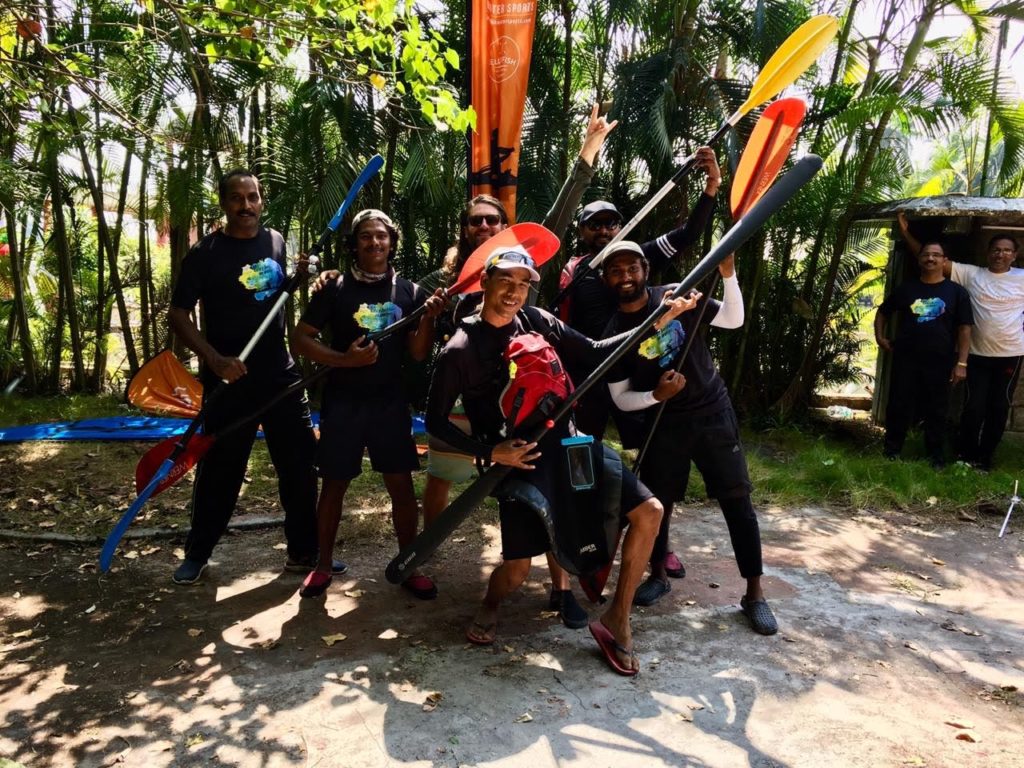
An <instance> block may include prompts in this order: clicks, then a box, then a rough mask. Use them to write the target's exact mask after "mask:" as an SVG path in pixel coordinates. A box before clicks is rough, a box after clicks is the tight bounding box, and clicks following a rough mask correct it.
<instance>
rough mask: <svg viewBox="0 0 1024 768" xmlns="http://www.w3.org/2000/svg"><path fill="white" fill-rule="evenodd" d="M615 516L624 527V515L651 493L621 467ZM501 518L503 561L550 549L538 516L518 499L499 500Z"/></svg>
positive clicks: (646, 498) (531, 555)
mask: <svg viewBox="0 0 1024 768" xmlns="http://www.w3.org/2000/svg"><path fill="white" fill-rule="evenodd" d="M619 498H620V499H621V502H620V506H619V515H620V520H621V526H622V527H623V528H624V527H625V526H626V525H627V524H628V523H629V519H628V518H627V515H628V514H629V513H630V512H631V511H632V510H634V509H636V508H637V507H639V506H640V505H641V504H643V503H644V502H645V501H647V500H648V499H652V498H654V494H653V493H652V492H651V491H650V490H648V489H647V486H645V485H644V484H643V483H641V482H640V480H639V479H637V476H636V475H634V474H633V473H632V472H630V471H629V470H628V469H626V468H625V467H623V468H622V489H621V493H620V494H619ZM498 512H499V517H500V518H501V556H502V557H503V558H504V559H505V560H522V559H526V558H531V557H536V556H537V555H542V554H544V553H545V552H547V551H548V550H550V549H551V541H550V540H549V539H548V531H547V528H545V527H544V523H543V522H542V521H541V519H540V516H539V515H537V513H536V512H534V511H533V510H532V509H530V508H529V507H528V506H526V505H525V504H524V503H523V502H521V501H516V500H514V499H501V500H499V502H498Z"/></svg>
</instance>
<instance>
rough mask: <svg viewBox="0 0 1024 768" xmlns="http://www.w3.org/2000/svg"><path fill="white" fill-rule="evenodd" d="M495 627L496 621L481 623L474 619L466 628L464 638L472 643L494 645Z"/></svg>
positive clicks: (496, 625) (496, 626)
mask: <svg viewBox="0 0 1024 768" xmlns="http://www.w3.org/2000/svg"><path fill="white" fill-rule="evenodd" d="M497 628H498V624H497V623H496V622H492V623H490V624H481V623H480V622H479V621H474V622H473V623H472V624H470V625H469V626H468V627H467V628H466V639H467V640H468V641H469V642H471V643H472V644H473V645H494V638H495V635H496V633H495V630H496V629H497Z"/></svg>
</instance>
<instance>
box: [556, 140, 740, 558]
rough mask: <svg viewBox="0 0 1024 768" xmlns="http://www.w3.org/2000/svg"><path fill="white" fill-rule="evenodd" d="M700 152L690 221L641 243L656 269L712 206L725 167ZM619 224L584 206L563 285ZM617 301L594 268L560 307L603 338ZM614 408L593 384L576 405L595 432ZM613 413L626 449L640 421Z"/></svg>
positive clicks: (598, 207) (586, 427)
mask: <svg viewBox="0 0 1024 768" xmlns="http://www.w3.org/2000/svg"><path fill="white" fill-rule="evenodd" d="M696 157H697V160H696V167H697V168H699V169H701V170H703V171H704V173H705V174H706V175H707V181H706V182H705V184H704V192H703V193H702V194H701V196H700V199H699V200H697V204H696V205H695V206H694V207H693V210H692V211H691V212H690V215H689V217H687V219H686V222H685V223H684V224H683V225H682V226H681V227H678V228H676V229H674V230H672V231H671V232H667V233H665V234H663V235H661V236H659V237H657V238H655V239H654V240H651V241H649V242H646V243H643V244H642V245H641V246H640V247H641V249H642V250H643V252H644V257H645V258H646V259H647V261H648V263H649V264H650V265H651V269H652V270H653V271H654V272H655V273H656V274H657V273H660V272H661V271H662V270H663V269H664V268H665V267H666V266H668V265H669V264H670V263H671V260H672V258H673V257H674V256H676V254H678V253H680V252H681V251H683V250H684V249H686V248H688V247H690V246H691V245H693V244H694V243H696V242H697V240H698V239H699V238H700V237H701V236H702V234H703V232H704V228H705V225H706V224H707V222H708V219H709V218H710V216H711V213H712V212H713V211H714V208H715V196H716V195H717V194H718V188H719V187H720V186H721V184H722V171H721V170H720V169H719V167H718V161H717V160H716V159H715V153H714V150H712V149H711V148H710V147H700V148H699V149H698V150H697V153H696ZM621 227H622V214H621V213H620V212H619V209H618V208H616V207H615V206H614V205H613V204H612V203H609V202H607V201H605V200H595V201H594V202H592V203H588V204H587V205H585V206H584V207H583V210H582V211H580V215H579V222H578V226H577V236H578V238H579V247H580V251H581V252H580V253H579V254H578V255H576V256H574V257H573V258H572V259H570V260H569V261H568V263H567V264H566V265H565V268H564V269H563V270H562V277H561V281H560V286H561V287H563V288H564V287H565V286H567V285H569V284H570V283H572V279H573V275H575V273H576V270H577V269H580V268H581V266H582V265H583V264H585V263H586V262H587V261H589V260H590V259H592V258H593V257H594V256H596V255H597V254H598V253H600V252H601V250H602V249H604V247H605V246H607V245H608V243H609V242H611V240H612V238H613V237H615V235H616V233H617V232H618V231H619V229H620V228H621ZM617 306H618V305H617V302H616V300H615V297H614V296H613V295H612V294H611V293H610V292H609V291H608V288H607V286H606V285H605V284H604V281H603V280H602V279H601V274H600V272H598V271H593V272H588V273H587V274H585V275H583V276H582V277H581V278H580V279H579V280H577V281H576V282H575V283H572V287H571V288H570V289H569V291H568V293H567V294H566V296H565V297H564V299H563V301H562V303H561V304H560V306H559V307H558V308H557V309H558V315H559V317H561V319H562V320H564V321H565V322H566V323H568V324H569V325H570V326H572V327H573V328H575V329H576V330H577V331H579V332H580V333H582V334H583V335H584V336H590V337H592V338H600V337H601V334H602V333H603V332H604V328H605V326H606V325H607V324H608V321H609V320H610V319H611V317H612V315H614V314H615V310H616V307H617ZM569 373H570V375H572V376H573V378H579V377H580V376H585V375H586V373H587V372H586V371H573V370H570V372H569ZM612 412H614V411H613V408H612V403H611V402H610V400H609V397H608V391H607V390H606V389H605V388H604V387H597V388H595V389H594V390H592V391H591V392H590V393H588V394H587V396H586V397H584V398H583V399H582V400H581V401H580V403H579V405H578V407H577V410H576V420H577V424H578V425H579V428H580V431H582V432H585V433H587V434H589V435H593V436H594V437H598V438H600V437H602V436H603V435H604V430H605V427H606V426H607V424H608V416H609V413H612ZM614 415H615V421H616V425H617V426H618V428H619V437H620V439H621V440H622V443H623V445H624V446H625V447H627V448H635V447H637V441H638V440H639V439H640V437H641V434H640V431H639V427H638V425H637V420H636V419H633V418H630V417H629V415H628V414H622V413H620V412H614ZM671 560H672V562H671V563H670V568H672V569H673V570H674V571H680V572H681V571H682V569H683V566H682V564H681V563H679V562H678V560H677V559H676V557H675V555H674V554H673V555H671Z"/></svg>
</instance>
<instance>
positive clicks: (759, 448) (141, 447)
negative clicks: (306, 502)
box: [0, 395, 1024, 544]
mask: <svg viewBox="0 0 1024 768" xmlns="http://www.w3.org/2000/svg"><path fill="white" fill-rule="evenodd" d="M0 406H2V407H3V410H2V412H0V426H8V425H16V424H26V423H36V422H44V421H57V420H61V421H64V420H75V419H83V418H95V417H99V416H109V415H123V414H126V413H134V412H135V411H134V409H131V408H128V407H127V406H125V405H123V404H122V403H121V402H120V400H119V399H117V398H115V397H112V396H107V397H95V396H84V395H81V396H69V397H48V398H18V397H8V398H2V399H0ZM743 440H744V444H745V447H746V453H747V462H748V464H749V467H750V475H751V480H752V481H753V483H754V500H755V503H756V504H758V505H759V506H768V505H774V506H816V507H833V508H855V509H856V508H860V509H868V510H886V509H894V508H895V509H904V510H911V511H926V510H934V511H937V512H955V511H957V510H963V509H972V508H977V507H979V506H995V507H997V508H999V509H1000V510H1005V508H1006V504H1007V500H1008V497H1009V496H1010V494H1011V492H1012V491H1013V482H1014V480H1015V479H1016V478H1017V471H1018V468H1022V467H1024V435H1017V434H1007V435H1006V437H1005V439H1004V441H1003V444H1002V445H1001V446H1000V448H999V451H998V453H997V455H996V461H997V468H996V469H995V470H994V471H992V472H991V473H988V474H983V473H980V472H977V471H975V470H973V469H971V468H970V467H967V466H965V465H956V464H954V465H950V466H949V467H946V468H945V469H943V470H942V471H939V472H936V471H935V470H933V469H932V468H931V467H930V466H929V465H928V463H927V462H926V461H925V460H924V458H925V457H924V453H923V447H922V445H921V438H920V436H918V435H914V434H912V435H911V437H910V439H909V440H908V443H907V446H906V449H905V451H904V453H905V456H906V458H905V459H904V460H902V461H899V462H891V461H886V460H885V459H884V458H883V457H882V455H881V432H880V430H877V429H875V428H873V427H870V426H869V425H868V424H867V423H866V422H862V421H856V420H855V421H845V422H834V423H830V422H812V423H810V424H807V425H804V426H800V427H795V426H787V427H784V428H778V429H771V430H766V431H755V430H749V429H748V430H744V433H743ZM609 442H610V443H611V444H612V445H613V446H614V447H616V448H620V449H621V446H620V445H618V444H617V441H616V436H615V434H614V432H612V433H611V435H610V436H609ZM151 445H152V444H151V443H135V442H127V443H121V442H107V443H104V442H28V443H14V444H6V445H0V472H2V473H3V474H4V476H6V477H9V478H14V477H17V478H18V482H17V483H16V484H14V483H11V484H8V485H7V486H6V487H4V488H3V489H0V527H2V528H11V529H15V530H22V531H39V532H43V531H53V532H59V533H71V534H92V535H105V534H106V532H107V531H108V530H109V529H110V527H111V526H112V525H113V524H114V522H115V521H116V520H117V519H118V517H120V514H121V512H123V510H124V509H125V508H127V506H128V505H129V504H131V501H132V499H133V498H134V480H133V478H134V472H135V464H136V462H137V461H138V459H139V457H140V456H141V455H142V454H143V453H144V452H145V451H146V450H148V449H149V448H150V447H151ZM624 458H625V459H626V463H627V466H630V465H631V464H632V462H633V459H634V452H630V451H627V452H625V457H624ZM423 464H424V466H425V462H423ZM246 477H247V479H246V482H245V484H244V485H243V486H242V495H241V497H240V499H239V502H238V507H237V509H236V513H237V514H255V515H276V514H280V502H279V501H278V497H277V476H276V473H275V471H274V467H273V465H272V464H271V462H270V458H269V455H268V453H267V450H266V446H265V445H264V444H263V442H262V441H257V443H256V447H255V448H254V450H253V453H252V457H251V459H250V462H249V468H248V471H247V474H246ZM425 479H426V473H425V472H423V471H422V470H421V471H419V472H416V473H414V474H413V482H414V485H415V488H416V493H417V495H418V496H420V495H422V492H423V485H424V483H425ZM191 482H192V476H191V475H189V476H188V477H186V478H185V479H183V480H182V481H181V482H179V483H178V484H177V485H176V486H174V487H173V488H171V489H169V490H168V491H166V492H165V493H164V494H161V495H160V496H158V497H156V498H155V499H153V500H152V501H150V502H149V503H147V505H146V506H145V508H144V509H143V512H142V514H141V515H140V518H139V524H140V525H141V526H144V527H152V526H159V527H164V526H173V527H178V528H180V529H182V530H186V529H187V527H188V514H189V496H190V494H191ZM466 485H468V484H463V485H459V486H456V487H455V488H454V489H453V493H452V498H455V496H456V495H457V494H458V493H460V492H461V491H462V490H464V489H465V487H466ZM687 502H688V503H692V504H704V503H706V498H705V493H704V486H703V483H702V481H701V478H700V474H699V473H698V472H695V471H692V472H691V475H690V486H689V489H688V493H687ZM390 506H391V505H390V500H389V498H388V496H387V492H386V491H385V489H384V485H383V483H382V482H381V480H380V477H379V476H378V475H377V474H376V473H375V472H373V471H371V470H370V466H369V463H368V462H367V463H366V464H365V465H364V472H363V474H362V475H360V476H359V477H358V478H356V479H355V480H354V481H353V482H352V484H351V486H350V488H349V492H348V494H347V498H346V500H345V508H346V515H345V518H344V519H343V520H344V521H343V524H342V525H343V532H344V534H343V535H346V536H348V537H351V538H354V539H363V538H368V539H371V540H377V541H380V542H385V541H386V542H388V543H389V544H390V542H391V541H392V539H393V533H392V531H391V516H390ZM487 507H488V509H487V511H486V512H484V515H486V517H487V519H488V520H492V519H493V518H495V517H496V513H495V510H496V504H495V503H494V502H493V501H490V500H489V501H488V503H487Z"/></svg>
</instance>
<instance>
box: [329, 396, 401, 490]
mask: <svg viewBox="0 0 1024 768" xmlns="http://www.w3.org/2000/svg"><path fill="white" fill-rule="evenodd" d="M364 450H365V451H367V452H368V453H369V454H370V466H371V467H373V470H374V471H375V472H381V473H384V474H392V473H399V472H412V471H413V470H416V469H419V466H420V462H419V457H418V456H417V455H416V443H415V441H414V440H413V438H412V416H411V415H410V413H409V405H408V404H407V403H406V402H405V400H404V399H403V398H398V399H397V400H381V399H376V398H366V399H361V400H356V399H354V398H351V399H350V398H347V397H344V396H339V395H333V396H332V393H330V392H328V393H327V395H326V398H325V407H324V410H323V413H322V414H321V416H320V442H319V443H318V445H317V464H318V465H319V467H320V477H322V478H324V479H327V480H351V479H352V478H354V477H358V476H359V475H360V474H361V473H362V471H363V451H364Z"/></svg>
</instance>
